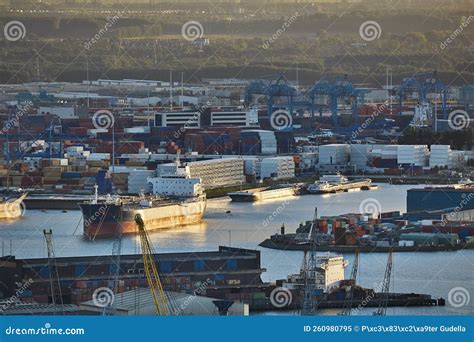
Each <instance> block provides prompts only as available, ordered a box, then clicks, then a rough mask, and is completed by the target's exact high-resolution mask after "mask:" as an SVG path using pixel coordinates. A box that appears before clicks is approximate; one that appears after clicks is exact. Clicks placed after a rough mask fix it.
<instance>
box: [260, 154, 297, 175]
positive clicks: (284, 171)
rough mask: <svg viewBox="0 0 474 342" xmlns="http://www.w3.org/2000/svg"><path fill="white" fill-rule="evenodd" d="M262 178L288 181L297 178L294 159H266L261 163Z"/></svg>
mask: <svg viewBox="0 0 474 342" xmlns="http://www.w3.org/2000/svg"><path fill="white" fill-rule="evenodd" d="M260 177H261V178H262V179H265V178H269V177H271V178H276V179H288V178H293V177H295V162H294V161H293V157H284V156H282V157H274V158H264V159H262V162H261V169H260Z"/></svg>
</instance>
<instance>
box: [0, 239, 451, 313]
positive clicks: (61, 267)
mask: <svg viewBox="0 0 474 342" xmlns="http://www.w3.org/2000/svg"><path fill="white" fill-rule="evenodd" d="M152 257H153V260H154V261H155V263H156V265H157V269H158V272H159V278H160V281H161V284H162V286H163V290H164V291H165V292H166V293H168V294H167V296H169V297H173V301H176V298H184V297H185V296H186V295H188V296H189V295H191V296H192V295H194V296H195V295H196V292H197V294H198V295H199V301H200V303H203V304H202V305H204V304H205V305H204V306H207V307H208V309H207V310H210V311H209V312H207V313H206V314H212V313H213V312H214V313H215V312H216V311H218V306H219V303H218V304H216V305H217V308H216V307H215V306H213V305H209V303H206V298H211V299H212V298H213V299H214V301H217V302H219V301H222V302H227V303H228V304H227V305H228V308H227V309H229V308H230V307H232V305H234V306H235V307H234V309H235V311H234V313H233V314H237V315H243V314H248V312H249V310H250V311H262V310H275V309H282V310H295V309H296V310H300V309H301V306H302V303H303V288H302V287H303V285H304V282H302V281H303V278H304V276H303V275H302V273H300V274H298V275H290V276H289V277H288V279H286V280H278V281H277V282H276V283H264V282H263V281H262V280H261V274H262V273H263V272H265V271H266V270H265V269H264V268H262V267H261V264H260V252H259V251H256V250H248V249H241V248H231V247H224V246H220V247H219V250H218V251H215V252H195V253H160V254H154V255H152ZM49 262H51V259H41V258H39V259H16V258H15V257H12V256H7V257H3V258H2V259H1V261H0V274H1V275H2V279H3V280H2V281H3V283H2V284H3V289H2V297H3V298H11V296H14V295H15V293H20V294H19V297H18V298H17V299H16V301H15V302H14V303H10V304H9V305H8V309H7V310H4V311H3V313H4V314H40V313H53V312H61V311H62V312H64V313H65V314H84V313H85V312H86V313H87V314H101V312H102V309H103V307H102V308H101V307H100V306H98V305H97V303H95V304H94V303H92V302H91V298H94V292H95V291H97V289H100V288H108V286H110V276H111V274H115V273H116V271H115V270H114V267H115V264H114V259H113V258H111V257H110V256H89V257H61V258H55V259H54V262H55V267H54V269H51V268H50V266H49V265H50V264H49ZM346 266H347V261H345V260H344V259H343V257H342V256H341V255H337V254H331V255H330V254H326V255H322V256H319V257H318V269H317V280H315V284H318V291H316V292H315V296H316V297H317V298H318V306H319V307H320V308H343V307H344V305H345V304H347V302H346V296H345V295H343V294H345V293H346V292H347V290H346V287H347V286H349V284H350V281H346V280H345V279H344V268H345V267H346ZM145 268H146V266H144V264H143V258H142V256H141V255H121V256H120V269H119V272H118V278H117V279H118V281H117V284H118V285H117V290H116V293H115V299H116V301H117V303H116V305H117V307H116V308H114V310H116V311H114V313H115V314H118V315H121V314H126V313H125V312H129V311H134V312H135V311H140V310H143V312H150V311H147V310H149V308H152V307H153V305H152V301H151V298H150V295H149V290H148V289H147V287H148V286H149V285H148V284H149V283H148V280H147V277H146V272H145ZM50 271H54V274H51V273H50ZM56 277H58V278H56ZM25 282H28V284H30V285H29V287H28V289H25V290H24V291H19V292H18V289H17V287H16V284H18V283H25ZM282 287H284V289H285V290H284V291H290V292H291V293H292V296H294V299H293V300H292V301H291V302H289V303H287V304H286V305H285V306H282V307H275V305H274V304H272V300H271V298H272V296H274V293H275V291H279V290H280V289H281V288H282ZM110 291H111V290H110ZM51 292H53V295H51ZM137 296H139V297H140V298H138V299H137ZM384 296H388V298H389V300H388V304H387V305H388V306H436V305H444V302H443V300H442V299H433V298H431V296H429V295H426V294H415V293H411V294H401V293H389V294H388V293H387V294H383V293H380V289H365V288H362V287H360V286H358V287H357V291H356V293H355V295H354V296H353V297H352V299H351V304H353V305H354V306H357V305H359V304H360V303H362V301H365V302H367V304H366V305H367V306H368V307H377V306H379V305H380V303H381V302H382V299H381V298H383V297H384ZM366 297H367V298H368V299H367V298H366ZM133 298H135V301H137V300H138V301H139V302H140V305H139V308H138V307H137V305H138V303H137V302H133ZM0 303H1V302H0ZM3 304H4V305H6V304H7V303H6V300H5V301H4V302H3ZM152 311H153V310H152ZM152 311H151V312H152ZM143 312H142V314H143ZM152 313H153V312H152ZM152 313H151V314H152ZM174 314H188V313H186V312H180V313H174ZM226 314H228V313H226Z"/></svg>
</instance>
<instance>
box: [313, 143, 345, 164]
mask: <svg viewBox="0 0 474 342" xmlns="http://www.w3.org/2000/svg"><path fill="white" fill-rule="evenodd" d="M350 153H351V148H350V145H348V144H329V145H321V146H320V147H319V165H344V164H347V163H348V162H349V157H350Z"/></svg>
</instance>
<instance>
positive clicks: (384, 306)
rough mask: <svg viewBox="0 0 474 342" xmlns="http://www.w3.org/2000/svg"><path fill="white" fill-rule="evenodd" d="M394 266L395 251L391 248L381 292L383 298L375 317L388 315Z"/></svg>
mask: <svg viewBox="0 0 474 342" xmlns="http://www.w3.org/2000/svg"><path fill="white" fill-rule="evenodd" d="M392 266H393V249H392V248H390V252H389V254H388V260H387V267H386V269H385V275H384V278H383V283H382V292H381V298H380V300H379V308H378V309H377V311H376V312H374V315H376V316H385V314H386V313H387V306H388V291H389V289H390V278H391V276H392Z"/></svg>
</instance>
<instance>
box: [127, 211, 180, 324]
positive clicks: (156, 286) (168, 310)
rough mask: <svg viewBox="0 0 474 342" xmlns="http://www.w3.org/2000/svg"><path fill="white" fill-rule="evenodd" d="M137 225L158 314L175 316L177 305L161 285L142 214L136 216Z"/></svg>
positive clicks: (144, 264)
mask: <svg viewBox="0 0 474 342" xmlns="http://www.w3.org/2000/svg"><path fill="white" fill-rule="evenodd" d="M135 223H136V224H137V226H138V235H139V237H140V245H141V248H142V253H143V266H144V267H143V268H144V269H145V275H146V279H147V281H148V287H149V288H150V292H151V296H152V298H153V302H154V303H155V307H156V313H157V314H158V315H160V316H168V315H173V314H174V313H175V312H176V310H175V305H174V303H173V301H172V300H171V299H170V298H168V297H167V296H166V294H165V291H164V290H163V286H162V285H161V281H160V276H159V274H158V270H157V269H156V265H155V261H154V260H153V255H154V253H153V249H152V245H151V243H150V240H149V238H148V233H147V232H146V230H145V223H144V222H143V219H142V217H141V215H140V214H136V215H135Z"/></svg>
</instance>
